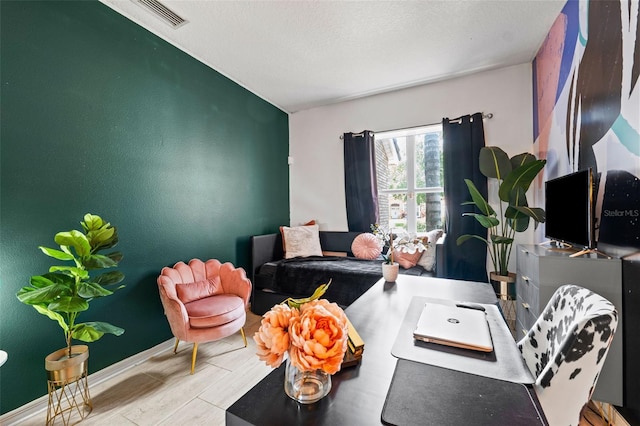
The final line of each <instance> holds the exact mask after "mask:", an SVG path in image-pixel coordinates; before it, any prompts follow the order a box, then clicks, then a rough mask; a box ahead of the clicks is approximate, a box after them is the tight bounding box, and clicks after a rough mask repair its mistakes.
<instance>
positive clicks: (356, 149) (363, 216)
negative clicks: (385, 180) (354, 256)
mask: <svg viewBox="0 0 640 426" xmlns="http://www.w3.org/2000/svg"><path fill="white" fill-rule="evenodd" d="M343 139H344V190H345V196H346V203H347V223H348V225H349V231H354V232H370V231H371V225H373V224H375V223H378V217H379V216H378V182H377V179H376V149H375V141H374V134H373V132H372V131H370V130H365V131H364V132H362V133H345V134H344V135H343Z"/></svg>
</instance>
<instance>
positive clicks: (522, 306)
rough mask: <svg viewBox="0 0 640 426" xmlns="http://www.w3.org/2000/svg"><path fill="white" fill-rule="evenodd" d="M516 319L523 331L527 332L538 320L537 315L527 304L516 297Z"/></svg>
mask: <svg viewBox="0 0 640 426" xmlns="http://www.w3.org/2000/svg"><path fill="white" fill-rule="evenodd" d="M516 318H517V319H518V321H520V323H521V326H522V327H524V329H525V330H529V329H530V328H531V327H533V324H534V323H535V322H536V320H537V319H538V314H537V313H536V312H533V310H532V308H531V306H530V305H529V302H527V301H525V300H524V299H522V298H520V296H518V297H517V298H516Z"/></svg>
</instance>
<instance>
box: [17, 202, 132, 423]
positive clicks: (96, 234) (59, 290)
mask: <svg viewBox="0 0 640 426" xmlns="http://www.w3.org/2000/svg"><path fill="white" fill-rule="evenodd" d="M80 224H81V225H82V228H83V231H78V230H71V231H67V232H58V233H57V234H56V235H55V237H54V241H55V242H56V244H58V245H59V246H60V250H57V249H52V248H47V247H42V246H40V247H38V248H39V249H40V250H41V251H42V252H43V253H44V254H46V255H47V256H49V257H52V258H54V259H57V260H60V261H66V262H68V261H72V262H73V264H72V265H54V266H51V267H50V268H49V272H48V273H46V274H43V275H34V276H32V277H31V279H30V283H31V285H29V286H26V287H22V288H21V289H20V290H19V291H18V293H17V297H18V300H20V301H21V302H22V303H25V304H27V305H31V306H33V307H34V309H35V310H36V311H38V312H39V313H41V314H42V315H45V316H47V317H48V318H50V319H52V320H54V321H56V322H57V323H58V325H60V327H61V328H62V330H63V332H64V337H65V340H66V342H67V346H66V348H64V349H60V350H57V351H55V352H53V353H51V354H49V355H47V357H46V358H45V370H46V371H47V378H48V380H47V386H48V393H49V401H48V409H47V421H46V424H47V425H49V424H55V422H56V419H57V418H61V419H62V421H63V423H65V424H68V423H69V422H70V421H71V420H72V419H73V422H77V421H79V420H82V419H84V417H86V416H87V415H88V414H89V412H91V409H92V404H91V397H90V395H89V384H88V381H87V371H88V370H87V363H88V358H89V347H88V346H86V345H73V344H72V343H73V339H77V340H80V341H83V342H94V341H96V340H98V339H100V338H101V337H102V336H103V335H104V334H105V333H110V334H114V335H116V336H119V335H121V334H122V333H124V330H123V329H122V328H120V327H116V326H114V325H111V324H109V323H105V322H98V321H91V322H84V323H78V322H76V320H77V319H78V316H79V314H80V313H82V312H84V311H86V310H87V309H89V302H90V301H92V300H93V299H95V298H98V297H104V296H109V295H111V294H113V291H115V290H117V289H119V288H121V287H123V286H119V287H117V288H114V287H111V288H112V289H113V291H112V290H110V289H108V288H107V287H105V286H113V285H115V284H118V283H120V282H121V281H122V280H123V279H124V274H122V272H120V271H110V272H105V273H102V274H100V275H97V276H95V275H94V276H91V273H90V271H91V272H93V271H99V270H102V269H108V268H115V267H116V266H118V262H119V261H120V260H121V259H122V253H120V252H112V253H109V254H106V255H103V254H99V252H100V251H102V250H107V249H110V248H112V247H114V246H115V245H116V244H117V243H118V232H117V230H116V228H115V227H114V226H111V224H110V223H108V222H105V221H104V220H103V219H102V218H101V217H100V216H97V215H93V214H90V213H87V214H85V215H84V218H83V221H82V222H80ZM76 416H77V417H79V420H78V419H77V418H76Z"/></svg>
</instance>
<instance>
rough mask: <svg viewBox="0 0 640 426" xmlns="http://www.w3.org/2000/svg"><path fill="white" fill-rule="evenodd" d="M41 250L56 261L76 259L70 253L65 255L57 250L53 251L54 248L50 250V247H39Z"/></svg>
mask: <svg viewBox="0 0 640 426" xmlns="http://www.w3.org/2000/svg"><path fill="white" fill-rule="evenodd" d="M38 248H39V249H40V250H42V252H43V253H44V254H46V255H47V256H50V257H53V258H55V259H58V260H73V259H74V257H73V256H72V255H71V254H69V253H65V252H63V251H60V250H56V249H52V248H48V247H42V246H39V247H38Z"/></svg>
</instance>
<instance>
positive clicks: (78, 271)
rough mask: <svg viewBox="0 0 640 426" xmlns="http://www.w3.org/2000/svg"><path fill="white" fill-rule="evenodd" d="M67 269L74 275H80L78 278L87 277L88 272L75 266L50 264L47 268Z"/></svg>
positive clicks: (52, 270) (84, 278) (51, 269)
mask: <svg viewBox="0 0 640 426" xmlns="http://www.w3.org/2000/svg"><path fill="white" fill-rule="evenodd" d="M56 271H67V272H69V273H71V274H72V275H74V276H77V277H80V279H83V280H86V279H87V278H89V272H87V271H85V270H84V269H82V268H78V267H76V266H52V267H50V268H49V272H56Z"/></svg>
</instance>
